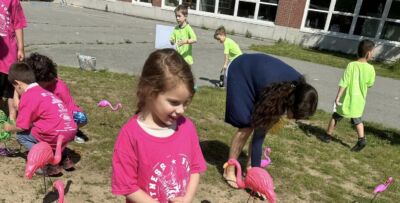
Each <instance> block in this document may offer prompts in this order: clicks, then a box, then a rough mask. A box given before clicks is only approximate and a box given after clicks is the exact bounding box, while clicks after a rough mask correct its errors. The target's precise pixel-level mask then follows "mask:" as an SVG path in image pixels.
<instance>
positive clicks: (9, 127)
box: [3, 123, 24, 133]
mask: <svg viewBox="0 0 400 203" xmlns="http://www.w3.org/2000/svg"><path fill="white" fill-rule="evenodd" d="M3 129H4V130H5V131H7V132H10V133H18V132H22V131H24V130H23V129H21V128H18V127H17V126H16V125H11V124H9V123H5V124H4V126H3Z"/></svg>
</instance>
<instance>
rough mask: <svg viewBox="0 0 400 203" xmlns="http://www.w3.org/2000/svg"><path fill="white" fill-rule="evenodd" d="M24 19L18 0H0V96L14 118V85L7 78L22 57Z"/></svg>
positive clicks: (15, 114) (15, 113) (15, 112)
mask: <svg viewBox="0 0 400 203" xmlns="http://www.w3.org/2000/svg"><path fill="white" fill-rule="evenodd" d="M25 27H26V19H25V15H24V11H23V10H22V7H21V4H20V2H19V0H0V97H3V96H4V97H6V98H7V99H8V109H9V114H10V115H9V116H10V119H11V120H15V119H16V116H17V110H16V107H14V105H13V97H14V87H13V85H12V84H10V82H9V81H8V79H7V75H8V71H9V70H10V67H11V65H12V64H13V63H14V62H16V61H17V60H18V61H22V60H23V59H24V56H25V53H24V33H23V28H25Z"/></svg>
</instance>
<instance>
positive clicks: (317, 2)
mask: <svg viewBox="0 0 400 203" xmlns="http://www.w3.org/2000/svg"><path fill="white" fill-rule="evenodd" d="M329 4H331V1H330V0H310V8H311V9H316V10H324V11H327V10H329Z"/></svg>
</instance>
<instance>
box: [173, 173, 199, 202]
mask: <svg viewBox="0 0 400 203" xmlns="http://www.w3.org/2000/svg"><path fill="white" fill-rule="evenodd" d="M199 182H200V174H198V173H194V174H192V175H190V181H189V185H188V187H187V189H186V193H185V196H184V197H177V198H175V199H172V200H171V202H172V203H178V202H179V203H190V202H192V201H193V198H194V195H195V194H196V190H197V186H198V185H199Z"/></svg>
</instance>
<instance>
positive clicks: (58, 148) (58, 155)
mask: <svg viewBox="0 0 400 203" xmlns="http://www.w3.org/2000/svg"><path fill="white" fill-rule="evenodd" d="M63 139H64V136H63V135H59V136H58V139H57V146H56V152H55V155H54V159H53V160H51V163H50V164H52V165H56V164H58V163H60V161H61V145H62V141H63Z"/></svg>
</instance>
